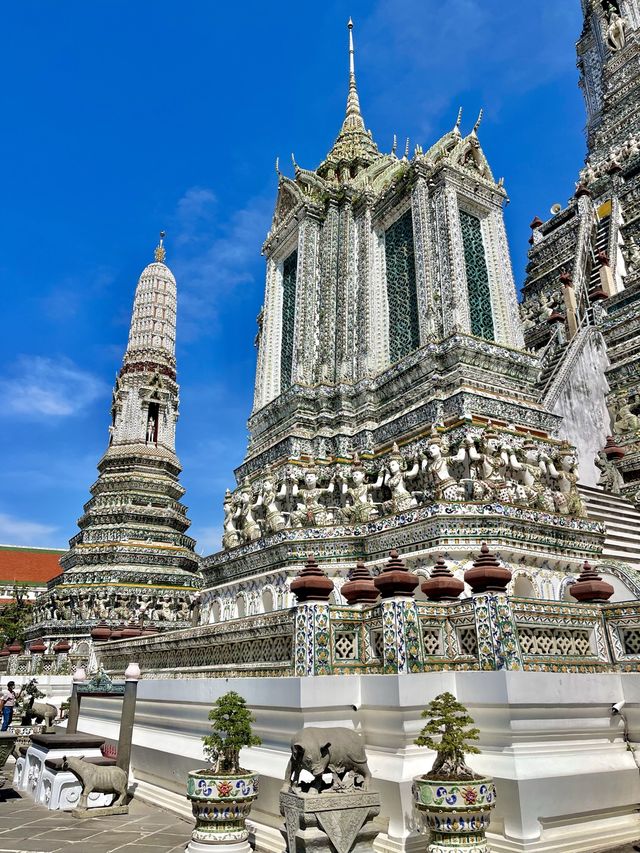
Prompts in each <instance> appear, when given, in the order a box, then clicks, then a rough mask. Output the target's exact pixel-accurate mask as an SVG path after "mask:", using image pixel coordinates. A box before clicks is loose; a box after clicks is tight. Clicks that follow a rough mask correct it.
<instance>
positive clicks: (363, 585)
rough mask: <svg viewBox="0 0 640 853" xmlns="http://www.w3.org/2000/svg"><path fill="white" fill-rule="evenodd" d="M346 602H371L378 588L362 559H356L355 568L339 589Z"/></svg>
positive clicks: (375, 597)
mask: <svg viewBox="0 0 640 853" xmlns="http://www.w3.org/2000/svg"><path fill="white" fill-rule="evenodd" d="M340 592H341V593H342V595H343V596H344V597H345V598H346V599H347V603H348V604H373V602H374V601H375V600H376V599H377V597H378V590H377V588H376V585H375V583H374V580H373V575H372V574H371V572H370V571H369V569H368V568H367V567H366V566H365V564H364V563H363V562H362V560H358V562H357V564H356V567H355V569H354V570H353V571H352V572H351V576H350V578H349V580H348V581H347V583H346V584H344V586H343V587H342V589H341V590H340Z"/></svg>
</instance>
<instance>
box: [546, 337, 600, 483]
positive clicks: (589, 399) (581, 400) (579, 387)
mask: <svg viewBox="0 0 640 853" xmlns="http://www.w3.org/2000/svg"><path fill="white" fill-rule="evenodd" d="M608 367H609V359H608V356H607V352H606V348H605V344H604V340H603V338H602V335H600V334H599V333H596V332H591V333H590V334H589V336H588V337H587V338H586V341H585V343H584V345H583V347H582V348H581V351H580V354H579V355H578V357H577V359H576V361H575V362H574V363H573V364H572V366H571V369H570V370H569V371H568V373H567V376H566V377H565V381H564V384H563V386H562V390H561V391H560V394H559V395H558V397H557V399H556V400H555V402H554V404H553V407H552V411H553V413H554V414H556V415H561V416H562V418H563V421H562V426H561V429H560V437H561V438H565V439H566V440H567V441H568V442H569V443H570V444H573V445H574V446H575V447H576V448H577V450H578V463H579V468H580V482H581V483H584V485H586V486H595V485H597V483H598V478H599V476H600V471H599V470H598V469H597V468H596V466H595V463H594V461H593V460H594V459H595V457H596V456H597V454H598V451H599V450H602V448H603V447H604V446H605V444H606V441H607V436H608V435H610V434H611V423H610V416H609V411H608V409H607V406H606V395H607V394H608V392H609V385H608V383H607V378H606V376H605V370H606V369H607V368H608Z"/></svg>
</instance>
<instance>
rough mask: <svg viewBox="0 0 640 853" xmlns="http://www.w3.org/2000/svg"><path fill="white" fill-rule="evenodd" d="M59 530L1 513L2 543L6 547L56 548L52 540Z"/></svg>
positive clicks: (51, 526)
mask: <svg viewBox="0 0 640 853" xmlns="http://www.w3.org/2000/svg"><path fill="white" fill-rule="evenodd" d="M57 529H58V528H57V527H54V526H53V525H50V524H40V523H39V522H37V521H25V520H24V519H21V518H14V516H12V515H7V514H6V513H4V512H0V542H2V543H3V544H6V545H32V546H35V547H38V546H43V547H50V548H51V547H55V546H52V545H51V539H52V537H53V535H54V534H55V533H56V531H57Z"/></svg>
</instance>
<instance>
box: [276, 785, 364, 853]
mask: <svg viewBox="0 0 640 853" xmlns="http://www.w3.org/2000/svg"><path fill="white" fill-rule="evenodd" d="M280 814H282V815H283V816H284V820H285V825H284V829H283V830H282V834H283V835H284V838H285V842H286V844H287V851H288V853H306V851H310V852H311V851H313V853H335V851H338V853H370V852H371V850H372V849H373V842H374V841H375V839H376V837H377V835H378V833H379V832H380V829H379V827H377V826H375V825H374V822H373V820H374V818H375V817H377V815H379V814H380V795H379V794H377V793H375V792H367V791H354V792H350V793H346V792H344V793H331V792H327V793H324V794H317V793H315V792H314V793H313V794H298V793H295V792H293V791H288V790H283V791H281V793H280Z"/></svg>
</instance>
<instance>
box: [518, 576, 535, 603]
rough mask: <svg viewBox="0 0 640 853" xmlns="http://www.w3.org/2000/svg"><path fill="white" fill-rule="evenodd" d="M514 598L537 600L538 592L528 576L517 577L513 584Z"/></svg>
mask: <svg viewBox="0 0 640 853" xmlns="http://www.w3.org/2000/svg"><path fill="white" fill-rule="evenodd" d="M512 595H513V596H514V597H515V598H539V594H538V590H537V589H536V587H535V584H534V583H533V581H532V580H531V578H530V577H529V575H525V574H520V575H517V577H516V578H515V580H514V582H513V593H512Z"/></svg>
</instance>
